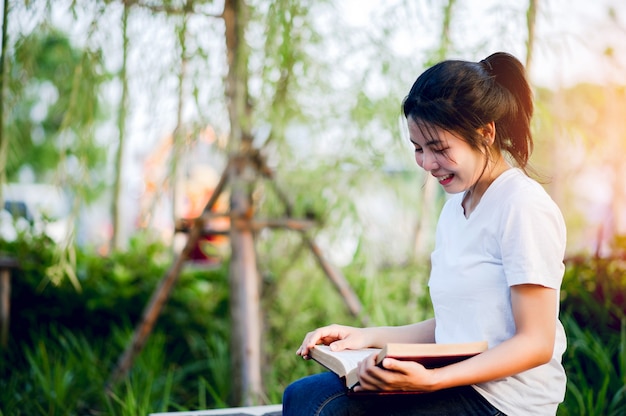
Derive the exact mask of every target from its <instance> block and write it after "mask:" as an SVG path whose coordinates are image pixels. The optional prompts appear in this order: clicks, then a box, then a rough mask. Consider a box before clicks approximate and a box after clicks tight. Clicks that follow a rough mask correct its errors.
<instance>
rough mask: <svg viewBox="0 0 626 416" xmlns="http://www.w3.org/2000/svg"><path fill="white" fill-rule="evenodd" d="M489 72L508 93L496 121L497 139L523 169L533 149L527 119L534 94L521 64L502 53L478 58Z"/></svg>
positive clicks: (528, 120)
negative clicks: (481, 58)
mask: <svg viewBox="0 0 626 416" xmlns="http://www.w3.org/2000/svg"><path fill="white" fill-rule="evenodd" d="M481 64H483V65H484V66H485V67H487V68H488V69H490V71H488V72H489V74H490V75H491V76H492V77H493V79H494V81H495V82H496V83H497V84H498V85H499V86H501V87H502V88H503V89H504V90H505V91H508V93H510V94H511V97H510V99H508V100H506V101H508V104H507V105H506V107H508V108H507V111H505V112H504V114H503V115H502V116H501V118H500V119H499V120H494V121H495V122H496V132H497V136H496V139H497V140H498V143H499V145H500V148H501V149H502V150H505V151H507V152H508V153H510V154H511V156H513V158H514V159H515V161H516V162H517V164H518V165H519V166H520V167H522V168H524V167H525V166H526V164H527V163H528V159H529V157H530V154H531V153H532V150H533V140H532V134H531V131H530V120H531V118H532V115H533V97H532V91H531V89H530V85H529V84H528V81H527V79H526V71H525V70H524V66H523V65H522V63H521V62H520V61H519V60H518V59H517V58H515V57H514V56H512V55H510V54H508V53H505V52H496V53H494V54H493V55H490V56H488V57H487V58H485V59H484V60H482V61H481Z"/></svg>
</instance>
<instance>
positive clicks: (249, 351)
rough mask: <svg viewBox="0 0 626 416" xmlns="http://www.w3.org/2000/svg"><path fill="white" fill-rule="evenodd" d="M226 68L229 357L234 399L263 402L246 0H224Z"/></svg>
mask: <svg viewBox="0 0 626 416" xmlns="http://www.w3.org/2000/svg"><path fill="white" fill-rule="evenodd" d="M223 17H224V24H225V32H226V53H227V60H228V74H227V77H226V100H227V103H228V112H229V117H230V138H229V145H230V149H229V150H230V155H231V160H232V162H233V163H232V165H231V170H230V175H229V177H230V181H231V182H230V183H231V196H230V215H231V228H230V244H231V263H230V273H229V284H230V305H231V306H230V307H231V345H232V348H231V351H232V355H231V359H232V367H233V397H232V401H233V405H244V406H249V405H254V404H259V403H260V401H261V398H262V395H263V394H262V390H263V389H262V380H261V321H260V317H261V316H262V314H261V304H260V281H259V280H260V279H259V274H258V270H257V264H256V252H255V247H254V235H253V231H252V217H253V210H252V197H251V193H252V187H253V180H254V176H255V175H254V171H253V169H252V166H251V165H250V163H249V162H250V151H251V149H252V135H251V133H250V110H251V109H250V107H249V105H248V103H249V100H248V50H247V45H246V43H245V40H244V33H245V28H246V24H247V19H248V11H247V9H246V5H245V2H244V1H243V0H226V2H225V4H224V15H223Z"/></svg>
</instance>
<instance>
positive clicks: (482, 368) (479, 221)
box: [283, 52, 566, 416]
mask: <svg viewBox="0 0 626 416" xmlns="http://www.w3.org/2000/svg"><path fill="white" fill-rule="evenodd" d="M403 110H404V115H405V116H406V118H407V124H408V131H409V136H410V140H411V143H413V145H414V147H415V160H416V162H417V164H418V165H419V166H420V167H421V168H422V169H424V170H425V171H427V172H428V173H429V174H431V175H433V176H434V177H435V178H436V179H437V180H438V181H439V184H440V185H441V186H442V187H443V188H444V190H445V191H446V192H447V193H449V194H453V195H452V196H451V197H450V198H449V199H448V201H447V202H446V204H445V206H444V208H443V211H442V213H441V216H440V218H439V222H438V225H437V234H436V244H435V250H434V251H433V253H432V255H431V260H432V269H431V273H430V279H429V283H428V285H429V290H430V295H431V299H432V303H433V308H434V318H433V319H430V320H427V321H424V322H420V323H416V324H412V325H406V326H399V327H372V328H354V327H348V326H342V325H330V326H326V327H323V328H318V329H316V330H314V331H312V332H309V333H308V334H307V335H306V337H305V338H304V341H303V342H302V345H301V346H300V348H298V351H297V354H298V355H300V356H302V357H304V358H308V353H309V350H310V349H311V348H312V347H313V346H314V345H317V344H326V345H330V346H331V348H332V349H334V350H343V349H358V348H364V347H379V348H380V347H382V346H383V345H384V344H385V343H388V342H409V343H410V342H437V343H463V342H473V341H481V340H486V341H488V344H489V349H488V350H487V351H485V352H484V353H482V354H480V355H478V356H476V357H473V358H470V359H468V360H466V361H463V362H460V363H456V364H452V365H449V366H446V367H442V368H438V369H426V368H424V367H423V366H421V365H420V364H417V363H415V362H405V361H397V360H393V359H386V360H385V361H384V363H383V364H384V368H380V367H377V366H375V365H374V358H373V357H370V358H369V359H367V360H364V361H363V362H362V363H361V364H360V365H359V380H360V385H359V386H358V387H357V388H356V390H357V391H368V390H383V391H384V390H406V391H415V392H427V393H428V394H410V395H405V394H403V395H359V394H348V391H346V388H345V387H344V386H343V384H342V382H341V381H340V380H339V379H338V378H337V376H335V375H334V374H333V373H323V374H318V375H314V376H310V377H306V378H304V379H301V380H298V381H296V382H294V383H292V384H291V385H289V386H288V387H287V388H286V390H285V392H284V397H283V415H285V416H293V415H306V416H310V415H366V414H367V415H457V416H458V415H468V416H469V415H471V416H476V415H503V414H504V415H509V416H517V415H519V416H528V415H534V416H537V415H555V414H556V411H557V406H558V404H559V403H560V402H561V401H562V400H563V397H564V394H565V383H566V378H565V372H564V370H563V367H562V365H561V356H562V354H563V352H564V351H565V347H566V339H565V333H564V331H563V327H562V326H561V324H560V322H559V319H558V314H559V312H558V311H559V290H560V285H561V280H562V277H563V271H564V264H563V257H564V253H565V225H564V221H563V217H562V215H561V212H560V211H559V209H558V207H557V206H556V204H555V203H554V202H553V201H552V200H551V199H550V197H549V196H548V195H547V193H546V192H545V191H544V189H543V188H542V187H541V186H540V185H539V184H538V183H537V182H535V181H534V180H532V179H530V178H529V177H528V175H527V174H526V170H525V168H526V165H527V162H528V158H529V156H530V153H531V151H532V144H533V142H532V137H531V131H530V120H531V116H532V112H533V103H532V92H531V89H530V87H529V85H528V82H527V80H526V76H525V71H524V67H523V66H522V64H521V63H520V62H519V61H518V60H517V59H516V58H515V57H513V56H512V55H510V54H507V53H502V52H499V53H495V54H493V55H491V56H489V57H487V58H486V59H484V60H482V61H480V62H466V61H453V60H450V61H444V62H441V63H439V64H437V65H435V66H433V67H431V68H430V69H428V70H426V71H425V72H424V73H423V74H422V75H421V76H420V77H419V78H418V79H417V80H416V81H415V83H414V84H413V87H412V88H411V90H410V92H409V94H408V96H407V97H406V98H405V99H404V102H403Z"/></svg>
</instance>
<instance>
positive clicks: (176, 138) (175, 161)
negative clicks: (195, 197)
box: [170, 2, 188, 224]
mask: <svg viewBox="0 0 626 416" xmlns="http://www.w3.org/2000/svg"><path fill="white" fill-rule="evenodd" d="M187 3H188V2H185V7H184V8H183V10H184V12H183V15H182V24H181V27H180V29H179V31H178V44H179V45H180V72H179V73H178V97H177V100H178V104H177V107H176V127H175V128H174V133H173V134H172V159H171V165H170V169H171V170H170V187H171V190H172V194H171V195H172V223H173V224H176V220H178V219H179V218H180V215H179V212H178V200H179V199H180V198H179V193H180V189H179V178H180V176H181V175H180V173H179V171H178V165H179V162H180V159H181V157H182V154H183V145H184V139H185V135H184V128H183V101H184V98H185V94H184V87H185V77H186V74H187V46H186V42H187V40H186V39H187V13H186V11H187V9H188V4H187Z"/></svg>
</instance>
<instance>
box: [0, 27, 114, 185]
mask: <svg viewBox="0 0 626 416" xmlns="http://www.w3.org/2000/svg"><path fill="white" fill-rule="evenodd" d="M8 65H9V68H10V71H9V73H8V84H9V90H8V91H9V94H8V97H7V102H8V103H9V104H10V105H9V106H8V108H9V109H10V111H9V112H8V114H7V116H6V117H5V124H6V125H5V126H4V128H5V129H6V131H7V133H8V136H9V137H10V138H11V140H10V142H9V157H8V158H7V166H6V174H7V179H8V180H9V181H12V180H16V179H17V174H18V172H19V170H20V168H22V167H24V166H28V167H29V168H30V169H32V171H33V172H34V173H35V175H36V178H37V179H38V180H42V179H43V178H46V177H50V172H51V171H56V170H57V169H58V168H59V167H60V166H59V165H60V164H61V163H62V162H63V163H65V162H66V161H67V160H68V159H71V158H73V157H74V158H76V161H80V162H81V165H82V166H88V167H89V169H97V168H98V167H102V163H103V162H104V156H105V149H104V148H103V147H101V146H99V145H96V144H95V141H94V140H93V138H92V135H93V130H92V129H93V125H94V123H95V122H96V121H97V120H98V118H99V115H100V109H99V97H98V94H99V92H98V91H99V86H100V84H101V83H102V82H103V81H104V80H105V78H104V75H102V66H101V62H100V57H99V55H98V54H97V53H92V52H90V51H87V50H85V51H82V50H80V49H78V48H76V47H75V46H74V45H72V44H71V43H70V40H69V38H68V36H67V35H66V34H64V33H62V32H61V31H59V30H57V29H54V28H51V27H48V26H45V25H44V26H42V27H39V30H35V31H34V32H32V33H30V34H28V35H25V36H22V37H19V38H18V39H17V41H16V44H15V51H14V54H13V56H12V57H11V62H10V63H9V64H8ZM61 168H62V169H61V171H63V170H64V169H65V166H61ZM72 174H73V175H75V174H76V172H72ZM91 185H92V187H95V186H97V183H93V182H92V183H91Z"/></svg>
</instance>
